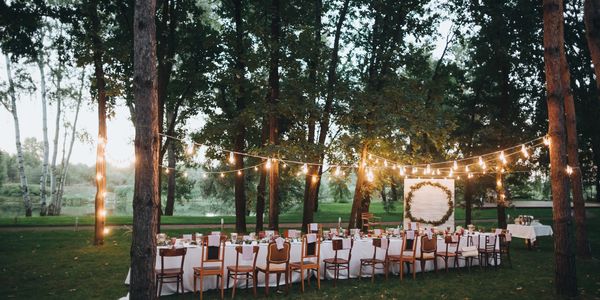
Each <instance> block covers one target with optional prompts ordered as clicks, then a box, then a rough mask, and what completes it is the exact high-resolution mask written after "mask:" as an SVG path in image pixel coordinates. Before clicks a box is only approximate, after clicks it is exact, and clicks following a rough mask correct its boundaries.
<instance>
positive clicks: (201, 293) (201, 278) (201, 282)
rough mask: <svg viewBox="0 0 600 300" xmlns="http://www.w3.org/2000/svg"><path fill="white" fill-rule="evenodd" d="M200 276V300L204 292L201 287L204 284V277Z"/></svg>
mask: <svg viewBox="0 0 600 300" xmlns="http://www.w3.org/2000/svg"><path fill="white" fill-rule="evenodd" d="M199 277H200V278H199V279H200V300H202V295H203V294H204V288H203V287H202V286H203V285H204V278H203V277H202V275H200V276H199Z"/></svg>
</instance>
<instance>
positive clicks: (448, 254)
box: [435, 235, 460, 272]
mask: <svg viewBox="0 0 600 300" xmlns="http://www.w3.org/2000/svg"><path fill="white" fill-rule="evenodd" d="M452 239H453V236H452V235H447V236H445V237H444V243H445V244H446V251H444V252H437V253H436V254H435V256H436V257H439V258H441V259H443V260H444V265H445V267H446V272H448V260H449V259H450V258H453V259H454V262H453V266H454V267H455V268H458V258H457V257H458V255H459V253H460V252H459V249H460V236H455V240H452ZM451 247H452V248H454V250H452V249H451Z"/></svg>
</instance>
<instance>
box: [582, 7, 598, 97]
mask: <svg viewBox="0 0 600 300" xmlns="http://www.w3.org/2000/svg"><path fill="white" fill-rule="evenodd" d="M583 7H584V8H583V19H584V22H585V36H586V38H587V44H588V48H589V49H590V56H591V57H592V63H593V64H594V72H595V73H596V87H597V90H598V91H600V0H585V2H584V5H583ZM598 100H600V94H599V95H598Z"/></svg>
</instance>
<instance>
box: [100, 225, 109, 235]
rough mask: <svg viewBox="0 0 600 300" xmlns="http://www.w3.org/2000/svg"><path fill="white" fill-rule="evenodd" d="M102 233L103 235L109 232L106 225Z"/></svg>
mask: <svg viewBox="0 0 600 300" xmlns="http://www.w3.org/2000/svg"><path fill="white" fill-rule="evenodd" d="M102 233H104V235H107V234H109V233H110V229H108V227H105V228H104V230H103V231H102Z"/></svg>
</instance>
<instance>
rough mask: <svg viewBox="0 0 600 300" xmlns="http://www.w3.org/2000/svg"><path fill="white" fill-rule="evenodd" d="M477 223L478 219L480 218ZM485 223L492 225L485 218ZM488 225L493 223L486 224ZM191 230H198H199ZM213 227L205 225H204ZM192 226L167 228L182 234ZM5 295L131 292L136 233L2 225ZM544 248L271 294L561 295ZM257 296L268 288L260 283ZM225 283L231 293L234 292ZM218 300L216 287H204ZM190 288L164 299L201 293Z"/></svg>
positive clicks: (586, 286) (586, 270)
mask: <svg viewBox="0 0 600 300" xmlns="http://www.w3.org/2000/svg"><path fill="white" fill-rule="evenodd" d="M589 213H590V216H589V218H588V228H589V235H590V240H591V243H592V249H595V250H596V251H595V252H593V253H594V255H595V258H594V259H592V260H586V261H582V260H578V261H577V273H578V286H579V290H580V294H581V297H580V298H582V299H600V272H599V271H598V270H600V261H599V260H598V258H600V257H599V254H600V252H598V251H597V249H600V234H599V231H598V230H597V228H599V226H600V210H598V209H590V210H589ZM476 225H479V223H476ZM486 225H487V224H486ZM488 228H489V227H488ZM193 231H196V230H195V229H194V230H193ZM209 231H211V229H206V232H209ZM184 232H188V233H189V232H192V230H186V229H178V230H167V233H168V234H170V235H178V234H181V233H184ZM0 239H1V240H2V246H1V247H0V282H2V284H1V285H0V295H2V298H7V299H13V298H14V299H117V298H119V297H122V296H125V295H126V294H127V287H126V286H125V285H124V280H125V277H126V276H127V271H128V268H129V246H130V243H131V232H130V231H129V230H128V229H126V228H120V229H115V230H113V231H112V232H111V234H110V235H109V236H107V238H106V243H105V245H104V246H100V247H96V246H93V245H92V244H91V240H92V232H91V231H79V232H74V231H56V232H52V231H50V232H49V231H21V232H1V231H0ZM539 241H540V247H539V248H538V249H536V250H533V251H529V250H526V249H525V246H524V243H523V241H522V240H520V239H514V242H513V245H512V248H511V250H512V261H513V267H512V268H509V267H507V266H503V267H501V268H499V269H498V270H493V269H487V270H485V269H484V270H479V269H478V268H474V269H472V270H471V272H467V270H466V269H461V270H460V271H457V270H451V271H450V272H449V273H447V274H446V273H445V272H443V271H442V272H439V273H438V274H435V273H433V272H428V273H425V274H417V279H416V280H412V279H410V278H405V279H404V281H402V282H400V280H399V278H398V276H390V279H389V280H388V281H385V279H384V277H383V276H378V277H377V278H376V281H375V283H374V284H371V282H370V280H368V279H366V278H365V279H363V280H358V279H351V280H340V281H338V285H337V287H336V288H334V287H333V283H332V282H331V281H329V280H325V281H322V282H321V290H319V291H317V290H316V288H315V287H314V285H313V286H312V287H308V288H307V290H306V292H305V293H304V294H302V293H301V292H300V285H299V284H294V285H292V289H291V291H290V293H289V294H288V295H287V296H286V295H285V294H280V293H278V294H277V295H273V296H272V297H276V298H286V299H322V298H330V299H404V298H407V299H560V298H559V297H556V296H554V295H555V294H554V286H553V277H554V266H553V259H554V255H553V244H552V243H553V240H552V238H551V237H543V238H541V239H540V240H539ZM258 292H259V298H264V290H263V289H259V291H258ZM230 293H231V291H230V290H226V297H230V296H231V294H230ZM204 296H205V299H217V298H218V294H217V292H216V291H209V292H206V293H205V294H204ZM197 297H198V296H197V295H196V296H193V295H192V294H191V293H188V294H185V295H181V296H171V297H165V299H197ZM236 298H237V299H252V298H253V297H252V294H251V292H250V291H249V290H243V289H241V290H239V293H238V295H237V296H236Z"/></svg>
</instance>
